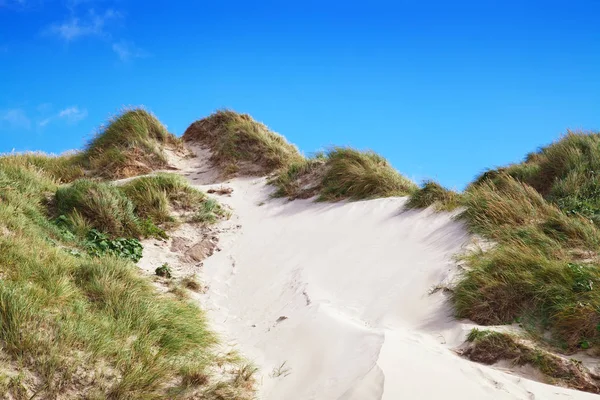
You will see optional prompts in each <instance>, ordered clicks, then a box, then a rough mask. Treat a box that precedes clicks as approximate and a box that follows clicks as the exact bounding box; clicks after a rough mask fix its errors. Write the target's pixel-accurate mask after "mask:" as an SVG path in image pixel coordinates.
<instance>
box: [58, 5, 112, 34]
mask: <svg viewBox="0 0 600 400" xmlns="http://www.w3.org/2000/svg"><path fill="white" fill-rule="evenodd" d="M120 17H121V14H120V13H119V12H118V11H115V10H112V9H108V10H106V11H105V12H104V13H103V14H96V12H95V11H94V10H90V12H89V13H88V15H87V16H86V17H85V18H80V17H77V16H72V17H71V18H70V19H69V20H67V21H65V22H63V23H61V24H53V25H51V26H50V27H49V28H48V29H47V32H48V33H51V34H55V35H57V36H58V37H60V38H61V39H64V40H65V41H67V42H70V41H72V40H75V39H77V38H80V37H83V36H108V33H107V32H106V25H107V23H109V22H110V21H113V20H115V19H118V18H120Z"/></svg>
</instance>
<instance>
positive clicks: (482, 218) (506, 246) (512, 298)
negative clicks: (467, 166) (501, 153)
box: [454, 173, 600, 351]
mask: <svg viewBox="0 0 600 400" xmlns="http://www.w3.org/2000/svg"><path fill="white" fill-rule="evenodd" d="M464 206H465V211H464V213H463V214H462V215H461V217H462V218H463V219H464V221H465V222H466V223H467V224H468V226H469V227H470V229H471V230H472V231H473V232H475V233H478V234H481V235H483V236H484V237H487V238H490V239H492V240H493V241H494V242H495V243H496V245H495V246H493V247H492V248H491V249H489V250H487V251H485V252H479V253H473V254H470V255H467V256H466V260H467V261H468V265H469V268H468V270H467V272H466V273H465V274H464V276H463V279H462V280H461V281H460V282H459V283H458V286H457V287H456V289H455V292H454V300H455V305H456V310H457V313H458V315H459V316H461V317H468V318H470V319H472V320H474V321H476V322H478V323H481V324H505V323H512V322H514V321H515V320H519V321H521V322H522V323H523V324H524V325H525V326H526V327H528V328H529V329H531V330H533V331H537V332H544V331H549V332H551V333H552V334H553V336H552V339H551V340H550V341H551V342H552V343H553V344H555V345H558V346H560V347H562V348H563V349H564V350H567V351H571V350H574V349H576V348H578V347H586V348H587V347H589V346H591V345H596V344H597V343H598V339H599V338H600V337H599V334H600V314H599V313H598V310H600V290H599V289H600V288H599V287H598V285H597V283H598V282H600V281H599V280H600V269H599V268H598V267H597V266H598V261H599V260H598V250H599V247H600V235H599V233H600V232H599V231H598V228H597V227H596V226H595V224H594V223H593V222H591V221H590V220H589V219H586V218H583V217H581V216H580V215H567V214H566V213H564V212H563V211H562V210H561V209H560V208H559V207H558V206H557V205H555V204H552V203H550V202H548V201H547V200H545V199H544V197H543V196H542V195H541V194H540V193H539V192H538V191H536V190H535V189H534V188H533V187H531V186H529V185H528V184H527V183H523V182H520V181H518V180H517V179H515V178H513V177H512V176H510V175H507V174H505V173H500V174H498V175H497V176H495V177H494V178H493V179H487V180H485V181H482V182H479V183H478V184H477V185H474V186H472V187H471V188H469V190H467V191H466V192H465V194H464Z"/></svg>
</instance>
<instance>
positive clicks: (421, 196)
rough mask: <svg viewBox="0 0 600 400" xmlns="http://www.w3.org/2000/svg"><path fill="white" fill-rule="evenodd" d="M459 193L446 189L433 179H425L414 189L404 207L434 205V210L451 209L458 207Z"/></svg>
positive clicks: (459, 203) (412, 207) (459, 202)
mask: <svg viewBox="0 0 600 400" xmlns="http://www.w3.org/2000/svg"><path fill="white" fill-rule="evenodd" d="M460 205H461V195H460V194H459V193H457V192H455V191H453V190H448V189H446V188H444V187H443V186H441V185H440V184H439V183H437V182H435V181H431V180H429V181H425V182H424V183H423V185H422V186H421V187H420V188H419V189H418V190H415V191H414V192H413V193H412V194H411V195H410V198H409V199H408V201H407V202H406V208H408V209H414V208H427V207H430V206H434V207H435V209H436V211H453V210H455V209H457V208H458V207H460Z"/></svg>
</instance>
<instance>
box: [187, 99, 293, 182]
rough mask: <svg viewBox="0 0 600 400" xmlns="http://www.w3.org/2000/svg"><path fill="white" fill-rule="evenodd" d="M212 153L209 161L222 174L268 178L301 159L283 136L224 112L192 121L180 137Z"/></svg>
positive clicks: (245, 115)
mask: <svg viewBox="0 0 600 400" xmlns="http://www.w3.org/2000/svg"><path fill="white" fill-rule="evenodd" d="M183 139H184V140H185V141H187V142H190V141H193V142H198V143H200V144H202V145H204V146H208V147H209V148H210V150H211V151H212V157H211V161H212V162H213V164H214V165H216V166H218V167H219V168H221V171H222V172H223V174H224V175H226V176H230V175H234V174H239V175H256V176H262V175H267V174H268V173H271V172H273V171H275V170H277V169H280V168H283V167H285V166H287V165H289V164H290V163H292V162H295V161H299V160H301V159H302V156H301V155H300V153H299V152H298V149H297V148H296V147H295V146H293V145H291V144H289V143H288V142H287V141H286V140H285V138H283V136H280V135H278V134H276V133H274V132H272V131H270V130H269V129H268V128H267V127H266V126H265V125H263V124H261V123H259V122H256V121H255V120H253V119H252V117H250V116H249V115H247V114H238V113H236V112H234V111H230V110H223V111H217V112H215V113H214V114H212V115H210V116H209V117H206V118H204V119H201V120H199V121H196V122H194V123H193V124H192V125H190V126H189V127H188V129H187V130H186V131H185V133H184V135H183Z"/></svg>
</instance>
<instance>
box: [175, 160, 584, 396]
mask: <svg viewBox="0 0 600 400" xmlns="http://www.w3.org/2000/svg"><path fill="white" fill-rule="evenodd" d="M200 155H201V157H200V158H195V159H189V160H185V161H182V162H181V163H180V164H179V165H178V166H179V167H180V168H181V170H182V173H183V174H184V175H186V176H188V178H189V179H190V181H191V182H192V183H193V184H198V185H199V187H200V188H201V189H204V190H206V189H207V188H209V187H211V185H207V183H209V182H213V181H214V180H215V175H214V173H213V172H211V171H210V170H209V169H207V167H206V165H205V162H204V160H205V158H206V154H205V153H203V152H201V154H200ZM213 186H214V185H213ZM217 186H218V185H217ZM227 186H230V187H233V189H234V192H233V194H232V196H231V197H218V199H219V201H221V202H223V203H225V204H227V205H229V206H230V207H231V208H232V210H233V216H232V218H231V219H230V220H229V221H226V222H224V223H223V224H222V226H221V227H220V229H221V235H220V242H219V247H220V249H221V251H219V252H216V253H215V254H214V255H212V256H211V257H210V258H208V259H206V260H204V262H203V266H202V268H201V270H200V276H201V279H202V280H203V281H204V282H205V283H206V284H207V285H208V286H209V289H208V291H207V293H206V294H205V295H203V297H202V299H201V302H202V304H203V307H204V308H205V309H207V311H208V315H209V317H210V319H211V321H212V323H213V325H214V327H215V329H217V330H218V331H220V333H221V334H222V335H223V337H225V338H227V339H229V340H230V341H231V343H233V344H234V345H235V346H236V347H237V349H238V350H240V351H241V352H242V353H243V354H244V355H245V356H246V357H248V358H249V359H251V360H253V361H254V362H255V363H256V365H257V366H259V367H260V369H261V372H260V375H259V381H260V384H261V385H260V386H261V388H260V398H264V399H288V400H289V399H302V400H305V399H344V400H355V399H356V400H358V399H360V400H363V399H364V400H370V399H394V400H395V399H438V398H444V399H477V400H480V399H569V398H572V399H587V398H590V399H591V398H596V396H594V395H591V394H587V393H583V392H576V391H572V390H569V389H563V388H559V387H554V386H549V385H545V384H542V383H539V382H535V381H531V380H528V379H525V378H522V377H520V376H517V375H513V374H509V373H506V372H503V371H500V370H499V369H494V368H491V367H487V366H483V365H479V364H476V363H472V362H470V361H467V360H465V359H462V358H460V357H459V356H457V355H456V353H455V352H454V351H452V349H453V348H455V347H456V346H458V345H460V344H461V343H462V342H463V340H464V337H465V334H466V332H468V331H469V330H470V329H471V328H472V327H473V324H471V323H470V322H469V321H456V320H454V319H453V318H452V311H451V309H450V308H449V305H448V303H447V298H446V294H445V293H444V292H443V291H442V290H439V291H433V290H432V289H434V288H435V287H436V286H437V285H439V284H440V283H441V282H444V281H447V280H449V279H451V278H452V276H454V274H455V273H456V270H457V266H456V264H455V262H454V261H453V255H454V254H456V253H459V252H461V251H463V250H464V248H465V246H467V245H469V244H470V243H471V241H472V239H471V238H470V237H469V235H467V233H466V232H465V230H464V228H463V227H462V225H461V224H459V223H457V222H455V221H453V220H452V218H451V215H449V214H446V213H432V212H431V211H430V210H424V211H403V210H402V206H403V204H404V202H405V201H406V199H404V198H389V199H378V200H371V201H361V202H352V203H336V204H330V203H314V202H312V201H310V200H297V201H293V202H287V201H285V200H271V199H269V198H268V195H269V193H270V190H271V189H270V188H269V187H268V186H267V185H265V180H264V179H248V178H239V179H235V180H233V181H231V182H228V183H227ZM432 291H433V293H432Z"/></svg>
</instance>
